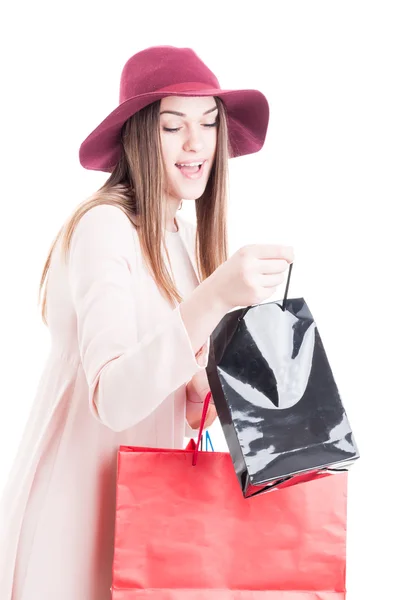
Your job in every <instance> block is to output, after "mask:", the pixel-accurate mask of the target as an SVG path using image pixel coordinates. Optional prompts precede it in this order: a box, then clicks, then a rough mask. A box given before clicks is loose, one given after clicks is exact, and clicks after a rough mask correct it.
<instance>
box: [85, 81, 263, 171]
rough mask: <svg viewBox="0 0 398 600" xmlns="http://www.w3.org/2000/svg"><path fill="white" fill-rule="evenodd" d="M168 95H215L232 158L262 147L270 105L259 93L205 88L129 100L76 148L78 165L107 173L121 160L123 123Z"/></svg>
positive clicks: (164, 92)
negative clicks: (224, 113)
mask: <svg viewBox="0 0 398 600" xmlns="http://www.w3.org/2000/svg"><path fill="white" fill-rule="evenodd" d="M167 96H218V97H219V98H222V99H223V102H224V103H225V106H226V109H227V123H228V132H229V143H230V147H231V152H232V154H231V156H230V158H234V157H237V156H244V155H245V154H252V153H254V152H258V151H259V150H261V148H262V147H263V145H264V141H265V136H266V133H267V128H268V120H269V105H268V101H267V99H266V97H265V96H264V94H262V93H261V92H260V91H258V90H250V89H249V90H220V89H207V90H204V91H202V90H200V91H199V90H198V91H188V92H184V91H179V92H170V91H163V92H150V93H147V94H141V95H139V96H135V97H134V98H129V99H128V100H126V101H125V102H123V103H122V104H119V106H118V107H117V108H116V109H115V110H113V111H112V112H111V113H110V114H109V115H108V116H107V117H106V118H105V119H104V120H103V121H102V122H101V123H100V124H99V125H98V127H96V128H95V129H94V130H93V131H92V132H91V133H90V135H89V136H88V137H87V138H86V139H85V140H84V142H83V143H82V144H81V146H80V149H79V160H80V164H81V165H82V166H83V167H84V168H85V169H90V170H93V171H104V172H107V173H110V172H111V171H112V170H113V169H114V167H115V165H116V164H117V162H118V160H119V158H120V152H121V140H120V132H121V128H122V126H123V124H124V123H125V122H126V121H127V119H129V118H130V117H131V116H132V115H133V114H134V113H136V112H138V111H139V110H141V109H142V108H144V107H145V106H148V105H149V104H151V103H152V102H156V100H160V99H162V98H165V97H167Z"/></svg>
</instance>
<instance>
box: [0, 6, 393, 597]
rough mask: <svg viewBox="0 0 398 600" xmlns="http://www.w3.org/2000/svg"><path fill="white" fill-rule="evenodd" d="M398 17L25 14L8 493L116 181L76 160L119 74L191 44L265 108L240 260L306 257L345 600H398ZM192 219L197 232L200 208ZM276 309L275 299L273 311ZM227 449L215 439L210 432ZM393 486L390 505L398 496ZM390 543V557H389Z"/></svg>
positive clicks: (8, 57)
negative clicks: (84, 204) (164, 47)
mask: <svg viewBox="0 0 398 600" xmlns="http://www.w3.org/2000/svg"><path fill="white" fill-rule="evenodd" d="M395 7H396V2H393V1H392V2H387V1H383V0H377V1H374V2H366V1H364V0H362V1H361V2H357V1H353V0H334V1H333V2H327V1H321V0H317V1H306V0H296V1H291V2H288V1H285V2H283V1H279V2H277V1H276V0H275V1H274V2H268V1H262V2H250V1H248V2H244V3H236V5H234V4H233V3H231V2H221V1H220V0H218V1H213V2H204V1H201V2H200V3H197V2H195V3H194V2H187V1H185V2H181V3H177V2H172V3H162V4H160V3H159V5H156V4H154V3H152V2H147V3H145V2H118V1H115V0H114V1H113V2H106V3H105V2H98V1H97V2H87V1H84V0H80V2H79V3H77V2H76V3H75V4H74V3H73V2H72V4H71V5H70V4H67V3H62V4H61V3H57V2H55V3H53V2H52V3H50V2H47V3H45V2H27V1H25V2H19V3H15V4H12V6H11V7H8V8H7V11H6V14H4V13H3V17H5V18H2V21H3V26H2V29H3V31H2V35H1V46H2V47H1V49H0V50H1V52H0V56H1V63H2V64H1V73H2V92H1V116H0V119H1V123H0V126H1V145H0V147H1V165H2V169H1V218H0V243H1V248H0V260H1V284H2V285H1V295H0V301H1V312H0V315H1V344H0V351H1V356H0V359H1V360H0V365H1V403H2V412H1V421H0V491H1V489H2V488H3V485H4V484H5V480H6V477H7V474H8V472H9V470H10V469H11V468H12V461H13V458H14V455H15V453H16V450H17V447H18V444H19V441H20V438H21V436H22V433H23V428H24V425H25V422H26V419H27V418H28V413H29V409H30V407H31V403H32V401H33V397H34V393H35V388H36V386H37V384H38V380H39V377H40V374H41V369H42V367H43V366H44V361H45V359H46V356H47V352H48V349H49V336H48V332H47V329H46V328H45V326H44V325H43V324H42V322H41V319H40V314H39V308H38V306H37V292H38V284H39V279H40V275H41V270H42V267H43V264H44V261H45V258H46V256H47V251H48V249H49V246H50V244H51V242H52V240H53V237H54V236H55V234H56V232H57V231H58V229H59V227H60V226H61V224H62V223H63V221H64V220H65V218H66V217H67V216H68V215H69V214H70V213H71V212H72V210H73V209H74V207H75V206H76V205H77V204H78V203H79V202H81V201H82V200H83V199H84V198H86V197H87V196H88V195H89V194H91V193H92V192H93V191H94V190H96V189H97V188H98V187H99V186H100V185H101V184H102V182H103V181H104V180H105V177H106V175H105V174H101V173H94V172H89V171H85V170H84V169H83V168H82V167H81V166H80V164H79V161H78V148H79V145H80V143H81V142H82V140H83V139H84V138H85V137H86V136H87V135H88V134H89V133H90V131H91V130H92V129H94V127H96V125H97V124H98V123H99V122H100V121H102V119H103V118H104V117H105V116H106V115H107V114H108V113H109V112H110V111H111V110H113V108H115V107H116V106H117V103H118V85H119V77H120V73H121V69H122V66H123V65H124V63H125V62H126V60H127V59H128V58H129V57H130V56H131V55H132V54H134V53H135V52H137V51H139V50H141V49H143V48H145V47H147V46H151V45H158V44H170V45H175V46H189V47H192V48H193V49H194V50H195V51H196V52H197V53H198V54H199V56H200V57H201V58H202V59H203V60H204V61H205V62H206V63H207V64H208V65H209V67H210V68H211V69H212V70H213V71H214V72H215V74H216V75H217V77H218V78H219V80H220V83H221V85H222V86H223V87H225V88H257V89H260V90H261V91H262V92H263V93H265V95H266V96H267V98H268V100H269V103H270V114H271V117H270V125H269V130H268V135H267V139H266V143H265V146H264V148H263V149H262V150H261V151H260V152H259V153H258V154H255V155H252V156H248V157H241V158H238V159H233V160H232V161H230V181H231V194H230V210H229V225H230V226H229V234H230V250H231V252H232V251H234V250H235V249H237V248H238V247H239V246H241V245H243V244H245V243H248V242H264V243H274V242H275V243H286V244H291V245H293V246H294V248H295V254H296V262H295V266H294V269H293V273H292V280H291V288H290V296H291V297H295V296H303V297H304V298H305V299H306V301H307V303H308V305H309V307H310V309H311V311H312V313H313V315H314V317H315V320H316V322H317V324H318V327H319V331H320V334H321V336H322V339H323V342H324V345H325V347H326V351H327V354H328V357H329V361H330V364H331V367H332V370H333V372H334V375H335V378H336V381H337V383H338V386H339V389H340V393H341V396H342V399H343V402H344V405H345V407H346V410H347V413H348V417H349V420H350V422H351V425H352V428H353V430H354V433H355V437H356V440H357V443H358V445H359V448H360V451H361V455H362V457H361V460H360V462H359V463H357V464H356V465H355V466H354V467H353V469H352V471H351V474H350V478H349V523H348V565H347V587H348V600H365V599H366V600H367V599H369V600H370V599H376V598H378V599H379V598H393V597H395V594H396V593H397V588H396V583H395V581H396V568H397V567H396V563H397V555H396V543H395V541H396V538H397V535H398V526H397V506H398V502H397V492H396V482H394V479H396V478H395V475H394V473H395V470H396V458H395V449H396V443H395V437H396V431H397V422H396V418H397V408H396V404H397V386H396V380H397V377H396V373H397V344H396V340H397V333H398V332H397V324H396V323H397V310H396V295H395V293H394V292H395V288H396V233H395V232H396V220H395V219H396V218H395V217H393V211H394V209H395V206H394V204H395V203H396V200H397V177H396V167H397V144H398V135H397V134H398V119H397V107H398V93H397V87H396V86H397V56H398V43H397V33H396V32H397V25H398V24H397V19H396V17H395V16H394V12H393V9H394V8H395ZM187 204H189V203H185V204H184V207H183V210H182V213H181V214H182V215H185V216H186V217H188V218H193V212H192V208H193V205H192V204H191V205H190V206H187ZM282 296H283V286H281V288H280V293H279V294H278V293H277V294H276V295H275V296H274V297H273V298H272V300H278V299H280V298H281V297H282ZM212 432H213V438H214V440H215V441H216V446H218V448H221V447H223V440H222V437H221V432H220V430H219V428H218V427H217V426H215V427H214V428H213V429H212ZM394 483H395V491H393V485H394ZM389 544H390V545H391V544H392V548H390V549H389V548H388V546H389Z"/></svg>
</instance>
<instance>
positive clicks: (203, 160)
mask: <svg viewBox="0 0 398 600" xmlns="http://www.w3.org/2000/svg"><path fill="white" fill-rule="evenodd" d="M206 160H207V159H206V158H198V159H197V160H186V161H185V160H180V161H179V162H177V163H175V164H176V166H177V165H189V164H190V163H205V162H206Z"/></svg>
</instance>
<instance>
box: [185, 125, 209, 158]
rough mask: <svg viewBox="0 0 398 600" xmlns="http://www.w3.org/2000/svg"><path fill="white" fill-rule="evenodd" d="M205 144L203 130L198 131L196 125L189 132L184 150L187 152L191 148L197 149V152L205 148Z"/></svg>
mask: <svg viewBox="0 0 398 600" xmlns="http://www.w3.org/2000/svg"><path fill="white" fill-rule="evenodd" d="M203 146H204V144H203V140H202V134H201V132H200V131H198V130H197V129H195V128H194V127H192V128H191V129H190V130H189V133H188V135H187V138H186V140H185V143H184V150H185V151H186V152H188V151H189V150H195V151H196V152H198V151H199V150H201V149H202V148H203Z"/></svg>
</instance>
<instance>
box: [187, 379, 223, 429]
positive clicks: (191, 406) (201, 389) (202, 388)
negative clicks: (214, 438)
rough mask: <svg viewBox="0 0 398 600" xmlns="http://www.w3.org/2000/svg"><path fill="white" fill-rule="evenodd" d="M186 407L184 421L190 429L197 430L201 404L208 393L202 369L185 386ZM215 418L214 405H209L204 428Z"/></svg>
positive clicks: (208, 389)
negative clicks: (185, 420)
mask: <svg viewBox="0 0 398 600" xmlns="http://www.w3.org/2000/svg"><path fill="white" fill-rule="evenodd" d="M186 392H187V403H186V404H187V407H186V419H187V421H188V424H189V426H190V427H191V428H192V429H198V428H199V426H200V421H201V418H202V412H203V403H204V401H205V398H206V396H207V394H208V393H209V392H210V387H209V381H208V379H207V374H206V370H205V369H203V370H202V371H199V373H196V375H194V376H193V377H192V379H191V380H190V381H189V382H188V384H187V386H186ZM216 418H217V411H216V408H215V406H214V404H212V403H210V405H209V410H208V411H207V417H206V421H205V428H207V427H210V425H212V424H213V423H214V421H215V420H216Z"/></svg>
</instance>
